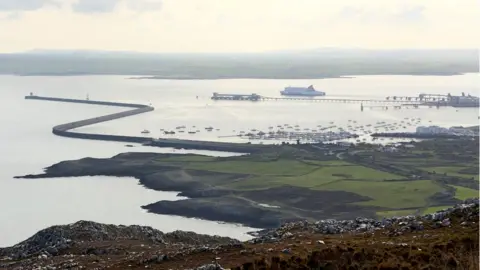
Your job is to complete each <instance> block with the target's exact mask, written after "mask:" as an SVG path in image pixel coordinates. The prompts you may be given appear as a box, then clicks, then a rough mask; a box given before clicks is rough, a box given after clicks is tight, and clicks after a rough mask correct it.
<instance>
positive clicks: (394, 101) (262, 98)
mask: <svg viewBox="0 0 480 270" xmlns="http://www.w3.org/2000/svg"><path fill="white" fill-rule="evenodd" d="M211 99H212V100H234V101H283V100H289V101H310V102H330V103H365V104H369V103H375V104H402V103H405V100H400V99H398V100H397V99H347V98H314V97H266V96H260V95H257V94H250V95H244V94H219V93H213V96H212V97H211ZM410 103H412V104H418V105H420V104H421V101H410Z"/></svg>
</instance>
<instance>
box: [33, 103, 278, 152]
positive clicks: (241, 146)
mask: <svg viewBox="0 0 480 270" xmlns="http://www.w3.org/2000/svg"><path fill="white" fill-rule="evenodd" d="M25 99H27V100H43V101H56V102H67V103H79V104H89V105H102V106H115V107H125V108H129V109H130V110H127V111H123V112H118V113H113V114H108V115H104V116H99V117H93V118H89V119H85V120H80V121H75V122H70V123H66V124H61V125H57V126H54V127H53V128H52V133H53V134H55V135H57V136H62V137H68V138H77V139H87V140H100V141H115V142H127V143H139V144H142V145H146V146H155V147H170V148H177V149H193V150H210V151H224V152H238V153H254V152H259V151H262V150H264V149H265V148H267V147H272V146H267V145H256V144H250V143H230V142H214V141H199V140H183V139H165V138H159V139H154V138H151V137H144V136H125V135H109V134H93V133H82V132H72V130H73V129H76V128H79V127H84V126H89V125H93V124H98V123H102V122H107V121H112V120H116V119H120V118H124V117H129V116H134V115H138V114H142V113H147V112H151V111H153V110H154V107H152V106H148V105H143V104H133V103H121V102H109V101H96V100H82V99H69V98H57V97H42V96H36V95H29V96H26V97H25Z"/></svg>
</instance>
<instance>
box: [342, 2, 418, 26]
mask: <svg viewBox="0 0 480 270" xmlns="http://www.w3.org/2000/svg"><path fill="white" fill-rule="evenodd" d="M425 9H426V8H425V7H424V6H401V7H399V6H397V7H395V8H385V7H370V8H368V7H365V6H346V7H344V8H342V9H341V10H340V12H339V13H338V17H339V18H340V19H342V20H353V21H356V22H361V23H416V22H420V21H423V20H424V18H425V15H424V12H425Z"/></svg>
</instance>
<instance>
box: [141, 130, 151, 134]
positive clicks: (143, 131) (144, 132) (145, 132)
mask: <svg viewBox="0 0 480 270" xmlns="http://www.w3.org/2000/svg"><path fill="white" fill-rule="evenodd" d="M149 133H150V131H148V130H146V129H144V130H142V134H149Z"/></svg>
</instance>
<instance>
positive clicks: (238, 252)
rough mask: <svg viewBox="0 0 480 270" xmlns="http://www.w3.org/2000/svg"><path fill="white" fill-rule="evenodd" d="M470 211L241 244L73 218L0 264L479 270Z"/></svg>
mask: <svg viewBox="0 0 480 270" xmlns="http://www.w3.org/2000/svg"><path fill="white" fill-rule="evenodd" d="M478 210H479V201H478V198H477V199H468V200H466V201H464V202H463V203H461V204H458V205H456V206H455V207H453V208H449V209H447V210H443V211H439V212H436V213H433V214H428V215H424V216H421V217H420V216H417V217H415V216H406V217H395V218H386V219H382V220H372V219H365V218H357V219H355V220H349V221H336V220H321V221H317V222H306V221H305V222H303V221H300V222H295V223H287V224H284V225H283V226H281V227H280V228H276V229H271V230H265V231H261V232H258V233H257V235H256V237H255V238H254V239H252V240H250V241H247V242H244V243H241V242H238V241H236V240H233V239H229V238H223V237H213V236H206V235H198V234H195V233H190V232H179V231H177V232H173V233H168V234H164V233H162V232H160V231H158V230H155V229H152V228H150V227H143V226H128V227H126V226H115V225H105V224H99V223H95V222H89V221H80V222H77V223H74V224H70V225H62V226H53V227H50V228H47V229H45V230H42V231H40V232H38V233H37V234H35V235H34V236H32V237H31V238H29V239H27V240H25V241H23V242H21V243H19V244H17V245H15V246H13V247H9V248H3V249H0V268H1V269H34V268H35V269H106V268H108V269H146V268H148V269H204V270H207V269H224V268H231V269H479V268H478V259H479V258H478V252H479V246H478V237H479V231H478V218H479V216H478ZM214 261H216V263H215V262H214ZM222 266H223V268H222Z"/></svg>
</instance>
